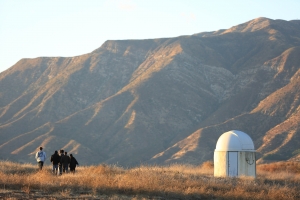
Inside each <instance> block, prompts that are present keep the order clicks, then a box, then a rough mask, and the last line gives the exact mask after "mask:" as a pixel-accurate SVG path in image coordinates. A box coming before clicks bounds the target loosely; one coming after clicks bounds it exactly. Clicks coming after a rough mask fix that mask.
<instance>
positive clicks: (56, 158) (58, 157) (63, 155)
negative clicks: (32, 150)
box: [35, 147, 79, 175]
mask: <svg viewBox="0 0 300 200" xmlns="http://www.w3.org/2000/svg"><path fill="white" fill-rule="evenodd" d="M59 153H60V154H58V151H55V152H54V154H53V155H51V159H50V161H51V163H52V165H53V167H52V172H53V174H56V175H57V174H59V175H62V173H63V172H64V173H68V171H69V168H70V172H72V173H75V168H76V165H79V164H78V162H77V160H76V158H74V156H73V155H72V154H70V156H69V155H68V152H65V151H64V150H62V149H61V150H60V151H59ZM35 158H36V160H37V162H38V165H39V169H40V170H42V168H43V165H44V162H45V161H46V153H45V151H43V147H40V150H39V151H38V152H36V154H35Z"/></svg>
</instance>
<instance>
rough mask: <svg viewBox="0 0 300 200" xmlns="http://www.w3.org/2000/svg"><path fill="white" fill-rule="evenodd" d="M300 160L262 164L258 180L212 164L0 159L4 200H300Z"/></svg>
mask: <svg viewBox="0 0 300 200" xmlns="http://www.w3.org/2000/svg"><path fill="white" fill-rule="evenodd" d="M299 169H300V163H296V162H293V163H292V162H284V163H273V164H264V165H258V167H257V178H256V179H253V178H248V177H242V178H215V177H213V164H212V163H211V162H205V163H204V164H202V165H201V166H192V165H176V164H174V165H169V166H139V167H135V168H127V169H125V168H121V167H118V166H113V165H110V166H108V165H97V166H80V167H78V169H77V171H76V173H75V174H70V173H68V174H63V175H62V176H56V175H53V174H52V173H51V166H50V165H47V166H45V167H44V169H43V170H42V171H38V170H37V166H36V165H32V164H18V163H13V162H8V161H2V162H0V199H299V198H300V191H299V188H300V171H299Z"/></svg>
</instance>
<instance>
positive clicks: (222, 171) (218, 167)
mask: <svg viewBox="0 0 300 200" xmlns="http://www.w3.org/2000/svg"><path fill="white" fill-rule="evenodd" d="M227 159H228V156H227V151H215V153H214V176H227V171H228V170H227V168H228V160H227Z"/></svg>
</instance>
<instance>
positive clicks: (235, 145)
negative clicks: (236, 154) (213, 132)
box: [215, 130, 255, 151]
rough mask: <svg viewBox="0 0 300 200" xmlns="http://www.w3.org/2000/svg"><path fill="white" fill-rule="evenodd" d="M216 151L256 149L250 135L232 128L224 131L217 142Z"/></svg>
mask: <svg viewBox="0 0 300 200" xmlns="http://www.w3.org/2000/svg"><path fill="white" fill-rule="evenodd" d="M215 151H255V150H254V144H253V141H252V139H251V138H250V136H249V135H247V134H246V133H244V132H242V131H237V130H232V131H228V132H226V133H223V134H222V135H221V136H220V137H219V139H218V142H217V145H216V149H215Z"/></svg>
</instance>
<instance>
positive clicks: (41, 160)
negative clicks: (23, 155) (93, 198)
mask: <svg viewBox="0 0 300 200" xmlns="http://www.w3.org/2000/svg"><path fill="white" fill-rule="evenodd" d="M35 159H36V161H37V162H38V165H39V169H40V170H42V168H43V166H44V162H45V161H46V152H44V151H43V147H40V150H39V151H38V152H36V154H35Z"/></svg>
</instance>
